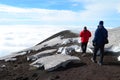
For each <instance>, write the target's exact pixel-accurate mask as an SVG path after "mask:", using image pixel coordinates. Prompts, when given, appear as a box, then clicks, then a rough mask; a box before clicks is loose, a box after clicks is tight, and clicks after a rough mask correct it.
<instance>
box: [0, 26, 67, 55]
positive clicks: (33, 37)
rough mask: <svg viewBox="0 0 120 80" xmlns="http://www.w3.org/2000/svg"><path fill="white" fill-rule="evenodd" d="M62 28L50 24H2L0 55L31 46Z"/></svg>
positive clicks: (0, 28) (0, 29)
mask: <svg viewBox="0 0 120 80" xmlns="http://www.w3.org/2000/svg"><path fill="white" fill-rule="evenodd" d="M62 30H66V29H65V28H61V27H60V26H58V27H56V26H50V25H49V26H48V25H41V26H40V25H36V26H35V25H34V26H32V25H12V26H4V25H2V26H1V27H0V56H4V55H7V54H10V53H12V52H15V51H19V50H22V49H25V48H29V47H32V46H34V45H36V44H38V43H39V42H41V41H43V40H44V39H46V38H48V37H50V36H51V35H53V34H55V33H57V32H60V31H62Z"/></svg>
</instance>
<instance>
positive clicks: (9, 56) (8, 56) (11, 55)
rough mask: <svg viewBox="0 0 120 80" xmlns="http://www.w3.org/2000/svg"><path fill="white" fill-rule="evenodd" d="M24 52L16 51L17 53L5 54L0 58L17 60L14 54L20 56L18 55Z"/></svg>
mask: <svg viewBox="0 0 120 80" xmlns="http://www.w3.org/2000/svg"><path fill="white" fill-rule="evenodd" d="M24 54H26V52H21V53H20V52H18V53H12V54H10V55H7V56H4V57H1V58H0V60H5V61H15V60H17V59H16V58H15V57H16V56H20V55H24Z"/></svg>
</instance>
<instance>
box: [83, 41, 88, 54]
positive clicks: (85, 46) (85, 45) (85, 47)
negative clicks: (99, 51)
mask: <svg viewBox="0 0 120 80" xmlns="http://www.w3.org/2000/svg"><path fill="white" fill-rule="evenodd" d="M86 49H87V42H86V43H84V53H86Z"/></svg>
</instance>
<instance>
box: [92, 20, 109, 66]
mask: <svg viewBox="0 0 120 80" xmlns="http://www.w3.org/2000/svg"><path fill="white" fill-rule="evenodd" d="M103 24H104V22H103V21H100V22H99V25H98V28H97V29H96V31H95V35H94V39H93V46H94V53H93V58H91V60H92V62H95V63H97V61H96V54H97V52H98V50H100V60H99V62H98V64H99V65H102V64H103V57H104V46H105V40H106V39H107V38H108V31H107V30H106V29H105V28H104V26H103Z"/></svg>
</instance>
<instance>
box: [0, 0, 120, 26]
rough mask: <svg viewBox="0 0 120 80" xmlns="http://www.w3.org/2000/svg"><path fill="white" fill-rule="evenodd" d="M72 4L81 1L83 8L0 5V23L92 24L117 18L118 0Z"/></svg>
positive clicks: (86, 1)
mask: <svg viewBox="0 0 120 80" xmlns="http://www.w3.org/2000/svg"><path fill="white" fill-rule="evenodd" d="M72 2H75V3H74V4H73V6H78V7H81V6H79V5H78V3H82V4H83V7H84V9H83V10H80V11H76V12H75V11H72V10H48V9H40V8H18V7H13V6H7V5H0V15H1V16H0V24H17V25H18V24H23V25H24V24H27V25H29V24H32V25H36V24H47V25H77V26H78V25H88V26H93V25H92V24H93V23H92V22H94V24H96V23H98V21H99V20H106V21H107V20H117V19H116V18H118V17H116V16H117V15H118V14H117V13H118V12H120V9H119V7H118V5H117V4H118V3H119V2H120V1H118V0H116V1H114V0H111V1H108V0H107V1H104V0H101V1H96V0H92V1H91V0H73V1H72ZM91 23H92V24H91Z"/></svg>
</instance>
